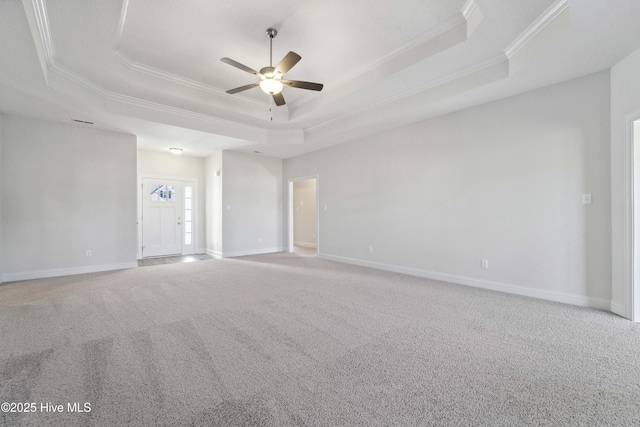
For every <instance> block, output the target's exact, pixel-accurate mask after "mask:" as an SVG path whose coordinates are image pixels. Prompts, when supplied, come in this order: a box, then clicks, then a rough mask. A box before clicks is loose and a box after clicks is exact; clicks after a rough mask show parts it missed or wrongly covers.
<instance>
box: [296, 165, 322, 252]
mask: <svg viewBox="0 0 640 427" xmlns="http://www.w3.org/2000/svg"><path fill="white" fill-rule="evenodd" d="M288 218H289V252H296V253H300V254H306V255H317V254H318V252H319V245H318V243H319V242H318V240H319V239H318V235H319V224H318V219H319V215H318V177H317V176H313V177H303V178H296V179H292V180H289V215H288Z"/></svg>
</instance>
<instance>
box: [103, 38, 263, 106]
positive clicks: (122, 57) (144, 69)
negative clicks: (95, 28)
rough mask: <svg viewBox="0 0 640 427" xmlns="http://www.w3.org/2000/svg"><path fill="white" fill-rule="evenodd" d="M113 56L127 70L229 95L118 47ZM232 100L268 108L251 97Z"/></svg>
mask: <svg viewBox="0 0 640 427" xmlns="http://www.w3.org/2000/svg"><path fill="white" fill-rule="evenodd" d="M114 56H115V58H116V59H117V60H118V61H120V63H122V64H123V65H124V66H125V67H127V68H128V69H129V70H131V71H134V72H137V73H142V74H145V75H148V76H152V77H157V78H160V79H163V80H166V81H169V82H171V83H175V84H177V85H180V86H186V87H188V88H191V89H196V90H199V91H202V92H207V93H210V94H212V95H216V96H221V97H225V98H226V97H228V96H229V95H228V94H227V93H226V92H225V91H223V90H221V89H218V88H215V87H213V86H210V85H207V84H204V83H201V82H198V81H196V80H192V79H189V78H186V77H182V76H179V75H177V74H172V73H169V72H167V71H163V70H160V69H158V68H154V67H150V66H148V65H143V64H140V63H137V62H135V61H133V60H131V58H129V57H128V56H127V55H126V54H125V53H124V52H122V51H121V50H120V49H116V51H115V54H114ZM234 101H236V102H241V103H243V104H246V105H250V106H252V107H258V108H268V107H269V104H266V103H263V102H260V101H256V100H253V99H247V98H242V97H234Z"/></svg>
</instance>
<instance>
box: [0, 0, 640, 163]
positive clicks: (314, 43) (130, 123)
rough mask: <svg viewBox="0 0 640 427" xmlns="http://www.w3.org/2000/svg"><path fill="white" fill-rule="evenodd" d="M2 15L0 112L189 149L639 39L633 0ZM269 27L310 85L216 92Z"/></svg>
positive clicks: (9, 7) (589, 60) (526, 74)
mask: <svg viewBox="0 0 640 427" xmlns="http://www.w3.org/2000/svg"><path fill="white" fill-rule="evenodd" d="M0 13H1V16H2V17H1V18H0V20H1V22H0V23H1V24H2V25H1V26H0V35H1V37H2V39H3V40H9V39H11V43H4V44H3V45H2V46H0V54H3V57H4V58H11V60H12V61H11V62H12V63H11V64H6V65H5V66H0V94H3V93H4V94H12V95H13V97H12V98H15V94H19V93H21V94H24V97H23V99H21V100H20V101H19V102H13V101H11V100H10V99H6V97H3V99H2V100H1V101H0V111H4V112H7V113H13V114H21V115H34V116H39V117H42V118H45V119H50V120H63V121H64V120H70V119H71V117H72V116H73V117H76V116H82V117H85V118H89V119H90V121H93V122H94V123H95V126H96V127H101V128H103V129H108V130H116V131H120V132H126V133H132V134H135V135H137V136H138V141H139V142H138V143H139V146H140V148H144V149H159V150H164V149H166V148H167V147H168V146H173V145H176V144H180V145H181V146H183V147H184V148H185V154H190V155H196V156H206V155H208V154H210V153H211V152H212V151H213V150H216V149H234V150H239V151H248V152H253V151H256V150H257V151H260V152H262V153H264V155H270V156H275V157H290V156H294V155H298V154H302V153H305V152H309V151H313V150H317V149H320V148H323V147H326V146H330V145H333V144H337V143H340V142H344V141H347V140H350V139H353V138H359V137H363V136H366V135H368V134H371V133H374V132H379V131H384V130H386V129H390V128H393V127H396V126H399V125H403V124H407V123H411V122H415V121H419V120H424V119H427V118H429V117H433V116H436V115H439V114H446V113H448V112H451V111H455V110H456V109H460V108H466V107H469V106H472V105H476V104H479V103H482V102H488V101H491V100H493V99H498V98H500V97H503V96H509V95H513V94H516V93H519V92H522V91H525V90H530V89H533V88H536V87H541V86H544V85H548V84H552V83H556V82H560V81H563V80H567V79H570V78H575V77H578V76H581V75H585V74H589V73H592V72H596V71H600V70H602V69H607V68H608V67H610V66H611V65H612V64H614V63H615V62H616V61H618V60H620V59H621V58H623V57H624V56H625V55H626V54H628V53H629V52H631V51H632V50H633V49H635V48H637V47H638V46H640V31H639V30H638V27H639V26H637V24H636V22H635V19H633V16H640V4H639V2H631V1H616V2H585V1H582V2H572V3H571V4H570V3H569V2H568V0H557V1H553V0H513V1H509V2H504V1H498V0H475V1H474V0H406V1H403V2H397V1H394V0H375V1H371V0H357V1H349V2H345V1H338V0H328V1H323V2H305V1H301V0H264V1H260V2H255V1H246V0H242V1H235V2H211V1H192V2H187V3H185V2H174V1H158V0H124V1H104V0H83V1H74V0H23V2H22V5H20V4H19V3H17V2H2V3H0ZM269 27H274V28H276V29H277V30H278V32H279V34H278V36H277V37H276V38H275V39H274V43H273V46H274V52H273V56H274V63H277V62H278V61H279V60H280V59H281V58H282V57H283V56H284V55H285V54H286V53H287V52H289V51H294V52H296V53H298V54H300V55H301V56H302V60H301V61H300V62H299V63H298V64H297V65H296V66H295V67H294V68H293V69H292V70H291V71H289V72H288V73H287V78H290V79H297V80H306V81H315V82H321V83H324V85H325V89H324V90H323V91H322V92H312V91H305V90H300V89H295V88H290V87H285V89H284V90H283V95H284V97H285V99H286V100H287V105H286V106H283V107H275V106H274V105H272V101H271V97H270V96H268V95H266V94H265V93H263V92H262V91H261V90H260V89H259V88H254V89H250V90H248V91H245V92H242V93H240V94H236V95H229V94H227V93H225V91H226V90H227V89H231V88H234V87H237V86H242V85H245V84H249V83H253V82H254V81H256V78H255V76H252V75H250V74H248V73H244V72H242V71H241V70H238V69H236V68H233V67H230V66H229V65H227V64H225V63H222V62H221V61H220V58H222V57H230V58H232V59H234V60H236V61H239V62H241V63H243V64H245V65H248V66H249V67H251V68H255V69H260V68H262V67H264V66H267V65H268V61H269V40H268V38H267V37H266V35H265V30H266V29H267V28H269ZM20 63H22V64H23V66H22V67H19V66H16V65H15V64H20ZM274 65H275V64H274ZM30 104H32V108H29V105H30ZM53 110H55V111H56V112H55V113H52V111H53ZM165 146H166V147H165Z"/></svg>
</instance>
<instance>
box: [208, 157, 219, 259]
mask: <svg viewBox="0 0 640 427" xmlns="http://www.w3.org/2000/svg"><path fill="white" fill-rule="evenodd" d="M205 181H206V207H205V216H206V233H207V235H206V252H207V253H208V254H209V255H216V256H222V247H223V246H222V245H223V241H222V214H223V212H222V151H220V150H216V152H215V153H214V154H212V155H211V156H209V157H207V159H206V160H205Z"/></svg>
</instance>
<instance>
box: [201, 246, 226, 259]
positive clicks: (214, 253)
mask: <svg viewBox="0 0 640 427" xmlns="http://www.w3.org/2000/svg"><path fill="white" fill-rule="evenodd" d="M204 253H205V254H207V255H211V256H212V257H215V258H222V252H220V251H214V250H213V249H208V248H207V249H205V250H204Z"/></svg>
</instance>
